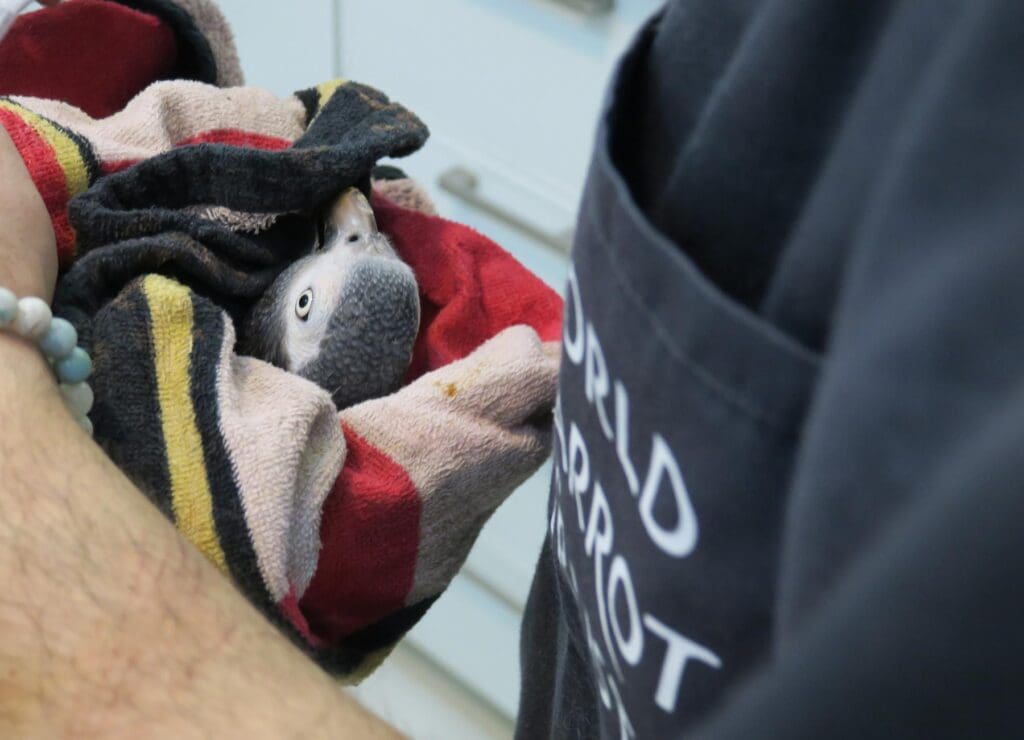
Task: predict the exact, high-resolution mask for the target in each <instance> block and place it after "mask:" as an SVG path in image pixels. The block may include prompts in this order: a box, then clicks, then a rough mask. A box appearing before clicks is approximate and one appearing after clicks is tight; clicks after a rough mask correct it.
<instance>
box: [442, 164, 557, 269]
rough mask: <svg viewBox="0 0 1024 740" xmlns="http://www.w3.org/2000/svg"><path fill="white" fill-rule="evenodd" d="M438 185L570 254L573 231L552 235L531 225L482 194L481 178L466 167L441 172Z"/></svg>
mask: <svg viewBox="0 0 1024 740" xmlns="http://www.w3.org/2000/svg"><path fill="white" fill-rule="evenodd" d="M437 184H438V186H439V187H440V188H441V190H444V191H445V192H446V193H450V194H451V195H454V196H455V197H456V198H458V199H459V200H461V201H462V202H464V203H466V204H468V205H471V206H473V207H474V208H476V209H477V210H479V211H482V212H483V213H486V214H487V215H488V216H491V217H493V218H495V219H497V220H499V221H501V222H502V223H505V224H507V225H509V226H511V227H512V228H513V229H515V230H516V231H518V232H520V233H522V234H525V235H526V236H528V237H530V238H531V239H534V240H535V241H537V242H540V243H541V244H543V245H544V246H546V247H548V248H549V249H553V250H555V251H556V252H558V253H559V254H568V253H569V250H570V249H571V248H572V239H573V230H572V229H569V230H568V231H566V232H564V233H561V234H552V233H551V232H548V231H545V230H544V229H542V228H541V227H539V226H536V225H535V224H532V223H530V222H529V221H527V220H526V219H524V218H523V217H521V216H519V215H518V214H515V213H513V212H512V211H510V210H508V209H507V208H504V207H503V206H500V205H498V204H497V203H494V202H493V201H490V200H488V199H487V198H485V197H483V196H482V195H480V178H479V177H477V176H476V175H475V174H474V173H473V172H470V171H469V170H467V169H466V168H465V167H452V168H451V169H448V170H446V171H444V172H443V173H441V176H440V177H438V178H437Z"/></svg>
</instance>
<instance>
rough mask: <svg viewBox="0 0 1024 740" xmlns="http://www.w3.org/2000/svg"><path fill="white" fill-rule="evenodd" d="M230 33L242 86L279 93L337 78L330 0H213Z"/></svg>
mask: <svg viewBox="0 0 1024 740" xmlns="http://www.w3.org/2000/svg"><path fill="white" fill-rule="evenodd" d="M217 5H218V6H219V7H220V9H221V12H223V13H224V16H225V17H226V18H227V20H228V23H229V24H230V25H231V29H232V30H233V31H234V34H235V44H236V45H237V47H238V56H239V58H240V59H241V61H242V71H243V72H244V73H245V79H246V84H249V85H255V86H258V87H263V88H266V89H268V90H270V91H271V92H273V93H275V94H277V95H280V96H285V95H291V94H292V93H293V92H295V91H297V90H302V89H304V88H307V87H313V86H314V85H317V84H319V83H321V82H324V81H325V80H330V79H332V78H334V77H337V76H338V72H337V59H336V50H337V37H336V35H335V33H334V20H335V11H336V7H335V6H336V3H335V2H334V0H290V2H284V3H282V2H266V0H261V1H260V2H252V0H217Z"/></svg>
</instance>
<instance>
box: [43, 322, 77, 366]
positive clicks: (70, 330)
mask: <svg viewBox="0 0 1024 740" xmlns="http://www.w3.org/2000/svg"><path fill="white" fill-rule="evenodd" d="M76 344H78V332H76V331H75V327H73V326H72V325H71V322H69V321H66V320H64V319H54V320H53V321H52V322H50V330H49V331H48V332H46V336H44V337H43V338H42V339H40V340H39V349H41V350H42V351H43V352H45V353H46V355H47V356H48V357H52V358H53V359H55V360H60V359H62V358H64V357H67V356H68V355H70V354H71V351H72V350H73V349H74V348H75V345H76Z"/></svg>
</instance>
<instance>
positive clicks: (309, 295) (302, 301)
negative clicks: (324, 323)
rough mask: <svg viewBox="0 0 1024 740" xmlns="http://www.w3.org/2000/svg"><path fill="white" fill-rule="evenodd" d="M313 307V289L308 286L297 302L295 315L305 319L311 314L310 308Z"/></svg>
mask: <svg viewBox="0 0 1024 740" xmlns="http://www.w3.org/2000/svg"><path fill="white" fill-rule="evenodd" d="M312 307H313V289H312V288H306V290H304V291H302V295H300V296H299V300H297V301H296V302H295V315H296V316H298V317H299V318H300V319H302V320H303V321H305V320H306V317H307V316H309V310H310V309H311V308H312Z"/></svg>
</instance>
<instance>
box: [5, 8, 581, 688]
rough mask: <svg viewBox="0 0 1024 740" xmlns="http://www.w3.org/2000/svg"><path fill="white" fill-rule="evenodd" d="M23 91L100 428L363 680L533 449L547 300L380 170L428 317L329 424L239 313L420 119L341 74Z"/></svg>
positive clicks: (183, 522)
mask: <svg viewBox="0 0 1024 740" xmlns="http://www.w3.org/2000/svg"><path fill="white" fill-rule="evenodd" d="M46 12H48V11H40V13H39V15H40V16H43V14H45V13H46ZM17 30H18V29H15V31H17ZM15 31H12V37H11V38H13V39H17V35H16V33H15ZM4 43H5V44H6V43H7V41H5V42H4ZM220 43H223V40H222V41H221V42H220ZM2 47H3V45H0V50H2ZM232 53H233V52H230V51H228V52H223V51H222V52H221V58H231V56H232ZM41 79H43V80H45V79H46V78H45V76H42V77H41ZM97 84H99V83H97ZM33 92H34V93H35V94H36V96H37V97H35V98H23V97H19V98H14V99H11V98H8V99H3V100H0V124H2V125H4V127H5V128H6V129H7V131H8V132H9V133H10V134H11V136H12V138H13V139H14V140H15V143H16V145H17V146H18V149H19V151H20V152H21V154H22V156H23V158H24V159H25V161H26V164H27V165H28V167H29V171H30V172H31V174H32V175H33V177H34V178H35V181H36V184H37V186H38V187H39V189H40V191H41V192H42V193H43V196H44V200H45V202H46V204H47V207H48V209H49V211H50V215H51V217H52V218H53V221H54V226H55V230H56V231H57V234H58V241H59V248H60V253H61V263H62V267H63V273H62V278H61V280H60V283H59V285H58V291H57V299H56V310H57V312H58V313H60V314H64V315H66V316H68V318H70V319H71V320H72V321H73V322H74V323H75V324H76V326H77V327H78V328H79V331H80V334H81V336H82V339H83V342H84V343H85V345H86V346H87V347H88V348H89V349H90V351H91V352H92V354H93V357H94V361H95V372H94V377H93V384H94V389H95V391H96V405H95V408H94V412H93V414H92V419H93V423H94V426H95V430H96V439H97V441H98V442H99V443H100V444H101V445H103V447H104V449H105V450H106V451H107V453H108V454H109V455H110V456H111V458H112V459H113V460H114V461H115V462H116V463H117V464H118V465H119V466H120V467H121V469H122V470H124V471H125V472H126V473H127V474H128V475H129V476H130V477H131V478H132V479H133V480H134V481H135V482H136V484H137V485H138V486H139V487H140V488H141V489H142V490H143V491H144V492H145V493H146V494H147V495H148V496H149V497H150V498H151V499H152V500H153V501H154V502H155V503H156V504H157V505H158V506H159V507H160V508H161V509H162V510H163V511H164V512H165V514H167V516H168V517H170V518H171V519H172V521H174V523H175V525H176V526H177V527H178V528H179V530H180V531H181V532H182V533H183V534H184V535H185V536H186V537H187V538H188V539H189V540H190V541H191V542H192V543H193V544H195V545H196V547H197V548H198V549H199V550H200V551H202V552H203V553H204V554H205V555H206V557H207V558H208V559H210V561H211V562H213V563H214V564H215V565H216V566H217V567H219V568H220V569H221V570H222V571H224V572H225V573H227V574H228V575H230V576H231V577H232V578H233V580H234V581H235V582H236V583H237V584H238V586H239V588H240V589H241V590H242V591H243V592H244V593H245V594H246V595H247V596H248V597H249V598H250V599H252V600H253V602H254V603H256V604H257V605H259V606H260V607H261V608H263V609H264V611H265V612H266V613H267V614H268V615H269V616H270V617H271V618H272V619H274V620H275V621H277V622H278V623H279V624H280V626H281V627H282V629H284V630H285V631H286V632H287V633H288V634H290V635H291V636H293V637H294V638H295V639H296V640H297V641H299V642H300V644H302V645H304V646H305V647H306V648H307V649H308V650H309V651H310V652H311V653H312V654H313V655H314V656H315V657H316V658H317V659H319V660H320V661H321V662H322V663H323V664H324V665H325V666H327V667H330V668H332V669H334V670H336V671H339V672H342V673H344V674H347V675H348V676H349V677H350V678H353V679H354V678H358V677H359V676H361V675H363V674H365V673H366V672H367V671H368V670H370V669H372V667H373V666H374V665H376V664H377V663H378V662H379V660H380V659H382V657H383V656H384V655H385V654H386V653H387V651H388V650H389V649H390V647H391V646H393V645H394V643H395V641H396V640H397V639H398V638H399V637H400V636H401V635H402V634H403V633H404V632H405V631H406V630H407V629H408V628H409V627H410V626H411V625H412V624H413V623H414V622H415V621H416V620H417V619H418V618H419V617H420V616H421V615H422V614H423V613H424V611H425V610H426V609H427V608H428V607H429V605H430V604H431V603H432V602H433V600H434V599H436V597H437V596H438V595H439V594H440V593H441V592H442V591H443V589H444V588H445V587H446V586H447V584H448V583H449V582H450V580H451V578H452V577H453V576H454V574H455V572H456V571H457V569H458V568H459V567H460V566H461V564H462V562H463V561H464V559H465V557H466V555H467V554H468V550H469V547H470V546H471V544H472V542H473V540H474V539H475V537H476V535H477V533H478V531H479V528H480V526H481V525H482V524H483V522H484V521H485V520H486V518H487V516H488V515H489V514H490V513H491V512H492V511H493V509H494V508H495V507H496V506H497V505H498V504H499V503H500V502H501V500H502V499H503V498H504V496H505V495H507V494H508V493H509V492H511V491H512V490H513V489H514V487H515V486H516V485H518V483H520V482H521V481H522V480H523V479H524V478H525V477H526V476H528V475H529V474H530V473H531V472H532V471H533V470H534V469H536V467H537V466H538V465H539V464H540V463H541V462H542V461H543V459H544V457H545V456H546V454H547V450H548V436H549V434H548V428H549V416H550V411H551V407H552V404H553V394H554V387H555V376H556V373H557V353H556V352H555V343H556V342H557V339H558V337H559V335H560V316H561V301H560V299H559V298H558V297H557V295H555V294H554V293H553V292H552V291H551V290H550V289H548V288H547V287H546V286H544V285H543V284H542V283H541V282H540V281H539V280H538V279H536V278H535V277H534V276H532V275H530V274H529V273H528V272H527V271H526V270H525V269H524V268H523V267H522V266H521V265H519V264H518V263H517V262H516V261H515V260H514V259H513V258H512V257H511V256H510V255H508V254H507V253H506V252H504V251H503V250H501V249H500V248H498V247H497V246H496V245H494V244H493V243H492V242H490V241H489V240H487V239H486V238H484V237H483V236H481V235H479V234H477V233H476V232H474V231H472V230H470V229H468V228H466V227H464V226H461V225H458V224H453V223H450V222H447V221H444V220H442V219H440V218H437V217H436V216H434V215H431V213H429V212H430V211H432V209H433V207H432V205H430V204H429V200H428V199H426V198H425V197H424V195H423V193H422V190H420V189H419V188H418V187H416V186H415V185H414V184H412V183H411V182H410V181H408V180H407V179H404V178H402V177H400V176H399V175H397V174H396V173H394V172H393V171H388V170H386V169H384V168H382V169H379V170H377V172H376V178H375V179H374V180H373V181H372V182H373V187H374V188H375V189H376V191H377V192H375V194H374V197H373V200H372V202H373V206H374V210H375V212H376V215H377V221H378V225H379V226H380V228H381V230H382V231H384V232H385V233H386V234H388V236H389V237H390V238H391V240H392V242H393V243H394V246H395V249H396V251H397V252H398V254H399V255H400V256H401V257H402V259H404V260H405V261H406V262H407V263H408V264H409V265H410V266H411V267H412V268H413V270H414V272H415V274H416V278H417V281H418V283H419V287H420V291H421V296H420V298H421V304H422V309H423V311H422V313H423V319H422V324H421V331H420V334H419V337H418V339H417V342H416V346H415V349H414V355H413V362H412V366H411V367H410V371H409V376H408V380H409V383H408V385H407V386H406V387H405V388H403V389H402V390H400V391H399V392H398V393H396V394H394V395H392V396H389V397H386V398H379V399H373V400H370V401H367V402H365V403H363V404H360V405H358V406H355V407H352V408H349V409H344V410H342V412H341V415H340V419H339V415H338V410H337V409H336V408H335V407H334V406H333V404H332V402H331V400H330V396H329V395H328V394H327V392H326V391H324V390H322V389H320V388H318V387H316V386H314V385H313V384H311V383H309V382H307V381H305V380H303V379H301V378H299V377H297V376H293V375H290V374H289V373H287V372H285V371H283V370H280V369H278V368H275V367H273V366H271V365H269V364H267V363H265V362H263V361H261V360H258V359H255V358H249V357H240V356H238V355H237V354H236V353H235V352H234V343H235V335H234V325H235V322H236V321H237V320H239V319H241V318H243V317H244V316H245V314H246V311H247V310H248V308H249V307H250V306H251V305H252V303H253V302H254V301H255V300H256V299H257V298H258V297H259V296H260V294H261V293H262V291H263V290H264V289H265V288H266V287H267V286H268V285H269V284H270V282H271V281H272V280H273V279H274V277H275V276H276V275H277V274H279V272H280V271H281V270H282V269H284V268H285V267H286V266H287V264H288V263H289V262H290V261H291V260H292V259H294V258H295V257H296V256H297V254H298V253H299V252H301V250H302V249H304V248H306V247H308V245H309V243H310V240H311V237H312V232H313V226H314V223H313V220H312V218H311V214H312V213H314V212H315V211H316V210H317V209H318V208H320V207H321V206H323V205H324V204H325V203H327V202H328V201H329V200H330V199H332V198H333V197H335V196H336V195H337V194H338V193H339V192H341V191H342V190H344V189H345V188H346V187H348V186H350V185H353V184H356V185H360V186H361V187H363V188H364V189H367V190H369V189H370V187H371V186H370V183H371V179H370V173H371V170H372V168H373V165H374V163H375V162H376V161H377V160H378V159H379V158H381V157H383V156H398V155H401V154H403V153H407V152H410V151H412V150H413V149H415V148H416V147H418V146H419V145H420V144H422V142H423V140H424V139H425V137H426V129H425V128H424V127H423V125H422V124H421V123H420V122H419V121H418V119H416V118H415V116H413V115H412V114H410V113H409V112H408V111H406V110H405V109H403V108H401V106H398V105H396V104H394V103H392V102H390V101H389V100H388V99H387V98H386V97H385V96H383V95H382V94H381V93H379V92H377V91H375V90H373V89H372V88H368V87H365V86H362V85H358V84H355V83H340V82H334V83H328V84H325V85H322V86H320V87H319V88H313V89H310V90H307V91H303V92H301V93H299V94H297V95H296V96H295V97H292V98H287V99H285V100H278V99H276V98H274V97H273V96H270V95H268V94H267V93H265V92H263V91H259V90H255V89H252V88H230V89H220V88H216V87H213V86H210V85H204V84H201V83H196V82H160V83H157V84H154V85H152V86H150V87H149V88H147V89H146V90H145V91H143V92H141V93H140V94H139V95H138V96H136V97H135V98H134V99H133V100H132V101H131V102H130V103H129V104H128V105H127V106H126V108H125V109H124V110H123V111H120V112H118V113H116V114H114V115H112V116H110V117H108V118H104V119H95V118H93V117H90V116H89V115H87V114H86V113H84V112H83V111H81V110H79V109H77V108H75V107H73V106H70V105H68V104H66V103H64V102H60V101H54V100H47V99H45V98H46V97H47V96H48V92H47V90H46V89H45V85H41V87H40V89H39V90H35V91H33ZM396 177H397V179H395V178H396ZM382 193H388V194H389V195H390V196H391V197H394V198H396V199H401V200H403V201H404V202H405V203H406V204H408V205H413V206H415V207H419V208H421V209H422V210H424V211H427V212H417V211H414V210H410V209H409V208H404V207H401V206H400V205H396V204H395V203H393V202H391V201H389V200H388V199H387V197H385V196H384V195H382ZM74 196H77V197H74ZM72 198H74V199H73V200H71V199H72ZM69 201H70V207H69ZM69 214H70V215H69ZM257 232H258V233H257ZM318 535H319V536H318Z"/></svg>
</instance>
